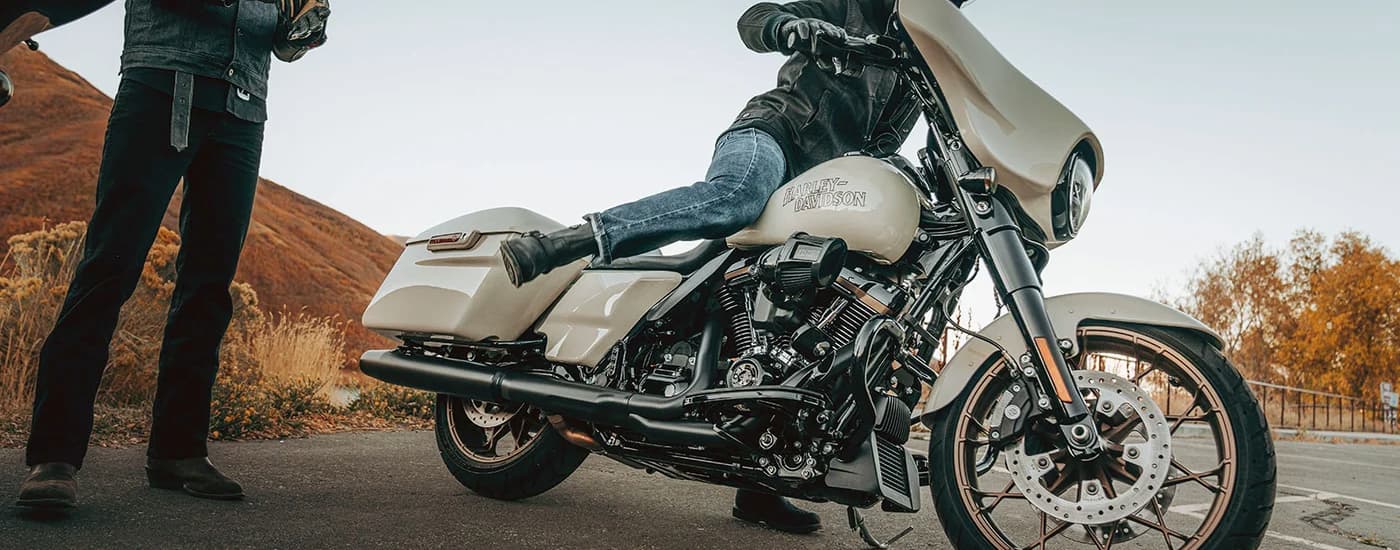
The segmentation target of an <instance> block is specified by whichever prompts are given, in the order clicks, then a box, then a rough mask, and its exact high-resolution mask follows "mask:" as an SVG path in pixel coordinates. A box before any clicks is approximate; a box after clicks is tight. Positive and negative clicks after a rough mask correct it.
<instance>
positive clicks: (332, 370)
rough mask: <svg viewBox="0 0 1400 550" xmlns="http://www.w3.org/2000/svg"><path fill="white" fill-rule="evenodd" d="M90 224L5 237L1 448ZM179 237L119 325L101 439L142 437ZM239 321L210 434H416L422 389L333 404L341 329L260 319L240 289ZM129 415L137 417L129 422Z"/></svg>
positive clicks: (283, 317) (166, 234)
mask: <svg viewBox="0 0 1400 550" xmlns="http://www.w3.org/2000/svg"><path fill="white" fill-rule="evenodd" d="M84 225H85V224H83V223H81V222H74V223H67V224H62V225H59V226H55V227H53V228H51V229H47V230H42V231H35V232H32V233H26V234H24V235H17V236H15V237H12V238H11V239H9V241H8V244H9V250H10V251H9V254H8V257H6V258H5V259H4V260H5V261H3V262H0V432H6V433H3V434H0V444H4V443H16V442H18V441H19V440H20V439H22V437H18V435H22V434H16V431H18V430H22V429H23V427H24V426H27V424H28V422H27V419H26V418H24V416H25V415H26V414H27V410H28V408H29V405H30V403H31V402H32V401H33V395H34V379H35V374H36V372H37V368H38V358H39V349H40V347H41V346H42V345H43V341H44V338H45V336H47V333H48V331H49V329H50V328H51V327H52V326H53V323H54V320H55V318H56V316H57V313H58V309H59V307H60V306H61V305H62V301H63V297H64V294H65V293H66V292H67V285H68V281H69V280H70V279H71V277H72V274H73V269H74V266H75V264H76V263H77V261H78V260H79V257H80V254H79V252H80V249H81V243H82V238H83V234H84V230H85V227H84ZM179 245H180V243H179V237H178V236H177V235H176V234H175V233H174V232H172V231H169V230H165V229H162V230H161V232H160V235H159V237H158V238H157V242H156V244H155V246H154V247H153V248H152V250H151V253H150V255H149V256H148V257H147V260H146V264H145V266H144V270H143V272H142V277H141V280H140V282H139V284H138V287H137V289H136V292H135V293H134V294H133V296H132V298H131V300H130V301H128V302H127V304H126V307H125V308H124V309H123V310H122V315H121V317H120V319H119V321H118V326H117V331H116V334H115V336H114V338H113V341H112V346H111V354H110V357H109V360H108V365H107V369H106V372H105V375H104V377H103V383H102V386H101V389H100V390H99V393H98V404H99V412H98V418H97V420H98V421H97V429H96V437H97V439H98V441H100V442H106V443H114V444H125V443H129V442H135V441H139V440H140V439H142V438H144V434H145V430H146V426H145V422H144V421H141V415H140V414H134V413H133V411H143V410H146V411H148V410H150V409H149V408H150V401H151V398H152V397H153V396H154V394H155V381H156V372H155V370H156V364H157V360H158V357H159V352H160V345H161V336H162V334H163V332H164V325H165V315H166V310H167V309H168V307H169V303H170V296H171V293H172V291H173V290H174V278H175V273H174V271H175V269H174V261H175V257H176V254H177V252H178V250H179ZM230 293H231V294H232V296H233V301H234V316H233V321H232V323H231V324H230V327H229V331H228V333H227V335H226V336H225V338H224V344H223V346H222V348H221V349H220V357H221V360H220V370H219V375H218V379H217V380H216V382H215V387H214V398H213V401H212V403H211V409H210V412H211V420H210V430H211V431H210V437H211V438H214V439H239V438H248V437H287V436H295V435H305V434H309V433H317V432H324V431H337V430H340V429H344V428H345V427H346V426H351V427H357V428H358V427H369V428H378V427H392V426H399V425H408V426H411V427H419V426H421V423H422V422H423V420H424V419H425V418H428V417H430V416H431V408H430V407H424V403H431V400H430V398H429V397H428V396H426V395H425V394H421V392H412V391H408V390H396V389H388V388H376V389H373V390H371V391H364V390H362V393H363V394H364V395H366V396H368V397H370V398H369V399H364V400H362V401H361V402H358V403H355V404H354V405H353V406H352V407H349V408H345V407H335V406H332V405H331V403H330V400H329V391H330V390H331V389H332V386H333V384H336V383H337V382H339V378H340V376H341V366H342V365H343V364H344V357H345V353H346V346H347V344H346V334H345V328H346V324H345V323H343V322H340V321H338V320H337V319H336V318H334V317H319V316H316V315H313V314H310V313H307V312H304V311H303V312H297V313H289V312H286V311H282V312H280V313H275V314H267V313H264V312H263V311H262V310H261V309H260V308H259V305H258V298H257V294H256V293H255V292H254V291H253V289H252V288H251V287H249V286H248V285H246V284H241V283H235V284H234V285H233V287H232V288H231V289H230ZM133 418H135V419H137V420H133Z"/></svg>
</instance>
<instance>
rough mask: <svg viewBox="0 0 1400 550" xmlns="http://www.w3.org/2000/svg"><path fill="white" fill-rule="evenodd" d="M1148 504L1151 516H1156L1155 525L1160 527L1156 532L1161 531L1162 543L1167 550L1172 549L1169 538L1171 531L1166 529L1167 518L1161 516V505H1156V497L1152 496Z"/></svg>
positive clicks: (1170, 538)
mask: <svg viewBox="0 0 1400 550" xmlns="http://www.w3.org/2000/svg"><path fill="white" fill-rule="evenodd" d="M1148 504H1150V505H1151V506H1152V513H1153V515H1156V516H1157V525H1158V526H1160V527H1161V528H1160V529H1158V531H1161V532H1162V542H1164V543H1166V544H1167V550H1171V547H1172V536H1171V532H1170V531H1171V530H1170V529H1168V528H1167V516H1166V514H1163V513H1162V505H1161V504H1159V503H1157V498H1156V496H1153V498H1152V500H1151V501H1149V502H1148Z"/></svg>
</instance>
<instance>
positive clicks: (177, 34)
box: [121, 0, 277, 100]
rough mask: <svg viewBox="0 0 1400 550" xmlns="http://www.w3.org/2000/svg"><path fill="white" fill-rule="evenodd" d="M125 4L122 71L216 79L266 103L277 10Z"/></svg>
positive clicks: (144, 1) (251, 1) (186, 1)
mask: <svg viewBox="0 0 1400 550" xmlns="http://www.w3.org/2000/svg"><path fill="white" fill-rule="evenodd" d="M228 3H229V4H230V5H227V6H225V5H223V4H221V3H219V2H209V1H207V0H126V46H125V48H124V49H123V50H122V65H121V66H122V70H123V71H125V70H127V69H130V68H134V67H148V68H155V69H168V70H172V71H176V72H177V73H186V74H190V75H196V76H206V77H210V78H218V79H222V80H225V81H227V82H228V83H230V84H232V85H234V86H237V87H238V88H239V89H242V90H244V91H246V92H248V93H250V94H252V95H255V96H258V97H259V98H262V99H264V100H266V99H267V73H268V68H269V65H271V64H272V43H273V36H274V34H275V31H276V28H277V7H276V6H275V5H274V4H270V3H265V2H259V1H256V0H241V1H238V0H234V1H231V2H228Z"/></svg>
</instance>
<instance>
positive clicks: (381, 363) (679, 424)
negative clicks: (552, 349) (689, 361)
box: [360, 319, 732, 446]
mask: <svg viewBox="0 0 1400 550" xmlns="http://www.w3.org/2000/svg"><path fill="white" fill-rule="evenodd" d="M723 330H724V329H723V325H722V324H721V323H720V321H719V320H718V319H712V320H710V321H709V322H708V323H707V324H706V325H705V330H704V333H703V335H702V336H701V339H700V352H699V356H698V357H697V358H696V362H695V363H696V368H695V375H694V380H693V381H692V382H691V384H690V386H689V387H688V388H687V389H686V391H683V392H681V393H679V394H677V395H675V396H672V397H660V396H655V395H646V394H639V393H633V392H627V391H621V390H615V389H611V388H602V387H598V386H590V385H588V384H580V383H577V382H570V381H567V380H559V379H556V378H549V377H547V376H543V375H540V374H536V373H531V372H522V371H514V370H510V369H504V368H501V367H496V366H492V365H487V364H483V363H477V362H473V361H464V360H459V359H448V358H443V357H434V356H427V355H412V354H408V353H403V352H399V351H395V350H375V351H368V352H365V354H364V355H362V356H361V357H360V370H361V371H362V372H364V373H365V374H367V375H369V376H370V377H373V378H376V379H378V380H382V381H384V382H388V383H390V384H394V385H398V386H407V387H410V388H416V389H420V390H425V391H430V392H434V393H442V394H447V395H454V396H458V397H463V398H467V399H478V400H482V401H492V402H509V403H523V404H526V405H530V406H534V407H538V408H539V409H541V410H543V411H545V412H546V413H549V414H557V415H561V416H565V417H568V418H572V419H576V420H581V421H584V422H592V423H595V424H601V425H605V426H616V427H620V428H626V429H629V430H632V431H635V432H637V433H639V434H641V435H642V436H644V437H646V438H647V439H648V440H652V441H656V442H660V443H668V444H678V445H696V446H730V445H732V443H731V440H730V439H729V438H728V437H725V436H723V435H721V434H720V433H719V431H718V430H716V429H715V427H714V426H713V425H711V424H709V423H704V422H688V421H681V420H680V419H681V418H682V417H683V416H684V415H685V399H686V396H687V395H689V394H690V393H691V392H693V391H696V390H698V389H704V388H707V387H709V385H710V381H711V379H712V377H713V376H714V372H715V368H716V365H717V364H718V357H719V348H720V342H721V340H722V338H723Z"/></svg>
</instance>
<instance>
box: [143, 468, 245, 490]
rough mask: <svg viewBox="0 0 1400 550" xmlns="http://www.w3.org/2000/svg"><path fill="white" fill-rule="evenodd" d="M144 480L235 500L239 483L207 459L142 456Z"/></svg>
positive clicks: (160, 486) (176, 488) (173, 488)
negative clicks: (144, 471)
mask: <svg viewBox="0 0 1400 550" xmlns="http://www.w3.org/2000/svg"><path fill="white" fill-rule="evenodd" d="M146 479H147V480H148V481H150V482H151V487H152V488H154V489H166V490H170V491H184V492H186V493H189V494H190V495H193V496H197V497H199V498H207V499H213V500H239V499H241V498H243V486H242V485H239V484H238V482H237V481H234V480H232V479H229V478H228V476H225V475H224V474H222V473H219V470H218V469H216V468H214V465H213V464H212V463H210V462H209V459H208V458H186V459H180V460H161V459H155V458H148V459H146Z"/></svg>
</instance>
